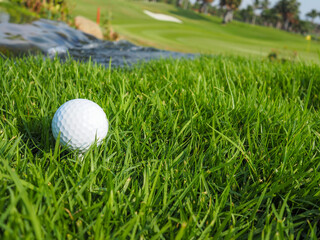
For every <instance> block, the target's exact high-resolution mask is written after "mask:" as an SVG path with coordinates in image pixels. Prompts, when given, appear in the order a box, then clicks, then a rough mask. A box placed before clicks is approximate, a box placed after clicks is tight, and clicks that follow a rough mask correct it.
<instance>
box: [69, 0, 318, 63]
mask: <svg viewBox="0 0 320 240" xmlns="http://www.w3.org/2000/svg"><path fill="white" fill-rule="evenodd" d="M98 7H100V8H101V18H102V19H103V18H108V17H109V18H111V23H112V26H113V28H114V29H115V31H117V32H118V33H119V34H120V36H121V37H122V38H125V39H128V40H130V41H132V42H134V43H137V44H140V45H146V46H153V47H157V48H161V49H166V50H174V51H181V52H197V53H209V54H211V53H214V54H221V53H222V54H237V55H245V56H262V57H266V56H267V55H268V54H269V53H270V52H272V51H275V52H277V53H278V55H279V56H280V57H284V58H287V59H289V58H291V59H292V58H295V57H296V58H297V59H303V60H307V61H316V62H319V52H320V44H319V43H317V42H313V41H312V42H308V41H306V40H305V38H304V37H303V36H301V35H298V34H292V33H287V32H284V31H280V30H276V29H273V28H268V27H261V26H254V25H250V24H246V23H241V22H236V21H234V22H233V23H231V24H228V25H223V24H221V19H220V18H217V17H214V16H206V15H202V14H198V13H195V12H193V11H185V10H181V9H178V8H176V7H174V6H172V5H168V4H163V3H149V2H139V1H127V0H90V1H89V0H78V1H77V2H76V7H75V9H74V12H73V14H74V15H84V16H86V17H89V18H91V19H92V20H95V19H96V12H97V8H98ZM143 10H149V11H152V12H157V13H163V14H168V15H171V16H174V17H176V18H178V19H180V20H182V21H183V23H182V24H179V23H173V22H163V21H158V20H155V19H153V18H151V17H149V16H147V15H146V14H144V13H143Z"/></svg>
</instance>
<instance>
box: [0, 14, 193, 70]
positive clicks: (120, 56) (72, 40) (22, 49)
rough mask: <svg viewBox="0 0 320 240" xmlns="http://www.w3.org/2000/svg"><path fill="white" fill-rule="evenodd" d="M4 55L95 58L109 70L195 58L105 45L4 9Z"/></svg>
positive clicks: (0, 21)
mask: <svg viewBox="0 0 320 240" xmlns="http://www.w3.org/2000/svg"><path fill="white" fill-rule="evenodd" d="M20 15H21V14H20ZM17 19H18V20H17ZM21 19H27V22H24V23H21V22H22V20H21ZM0 52H1V53H2V54H3V55H5V56H22V55H26V54H38V53H42V54H44V55H45V56H47V57H49V58H53V57H55V56H56V55H58V56H59V57H60V58H61V59H65V58H67V57H68V55H70V56H71V57H72V58H74V59H75V60H79V61H87V60H89V59H90V58H91V60H92V61H93V62H97V63H99V64H103V65H105V66H109V64H110V61H111V65H112V66H124V65H131V64H134V63H137V62H139V61H149V60H152V59H159V58H181V57H185V58H192V57H193V55H192V54H183V53H177V52H170V51H164V50H159V49H155V48H151V47H141V46H136V45H134V44H132V43H130V42H128V41H124V40H121V41H117V42H111V41H102V40H99V39H96V38H95V37H93V36H91V35H88V34H85V33H83V32H81V31H78V30H76V29H74V28H71V27H69V26H68V25H67V24H65V23H64V22H57V21H50V20H46V19H37V20H34V19H32V18H31V17H27V18H23V17H14V16H12V15H9V14H8V13H6V12H3V11H2V12H1V9H0Z"/></svg>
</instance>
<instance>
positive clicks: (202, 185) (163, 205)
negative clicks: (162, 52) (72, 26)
mask: <svg viewBox="0 0 320 240" xmlns="http://www.w3.org/2000/svg"><path fill="white" fill-rule="evenodd" d="M0 66H2V67H1V68H0V76H1V78H0V79H1V80H0V86H1V87H0V98H1V101H0V126H1V128H0V129H1V130H0V136H1V137H0V212H1V215H0V237H1V238H4V239H15V238H26V239H33V238H37V239H108V238H110V239H124V238H126V239H128V238H131V239H158V238H161V239H190V238H192V237H193V238H194V239H206V238H209V237H211V238H210V239H235V238H240V237H241V238H243V239H248V238H252V239H257V238H262V239H277V238H278V239H306V238H311V239H317V238H319V237H320V233H319V229H318V226H319V221H320V212H319V208H320V200H319V199H320V198H319V197H320V187H319V179H320V174H319V170H320V161H319V143H320V141H319V137H320V134H319V132H320V121H319V112H318V109H319V107H320V104H319V96H318V94H319V89H320V81H319V79H320V70H319V68H318V66H315V65H308V66H306V65H303V64H291V63H284V64H278V63H277V64H276V63H270V62H267V61H260V60H255V59H247V58H237V57H228V58H225V57H224V58H222V57H201V58H199V59H196V60H194V61H190V60H176V61H169V60H167V61H160V62H152V63H149V64H146V65H144V66H142V67H138V68H133V69H128V70H126V69H118V70H112V71H110V70H108V69H105V68H102V67H98V66H94V65H92V64H90V63H87V64H80V65H79V64H77V63H75V62H72V61H70V62H67V63H66V64H61V63H59V61H50V60H42V59H41V58H28V59H22V60H16V62H14V61H13V60H6V61H5V60H3V59H1V58H0ZM73 98H87V99H91V100H93V101H95V102H97V103H98V104H99V105H100V106H101V107H102V108H103V109H104V110H105V112H106V114H107V116H108V118H109V120H110V124H111V128H110V131H109V133H108V137H107V139H106V141H105V143H104V144H102V146H100V147H99V148H97V149H93V150H91V151H89V152H88V153H87V154H86V155H85V157H84V159H83V161H80V160H79V159H78V158H77V157H76V156H75V155H74V154H73V153H69V152H68V151H66V150H65V149H63V148H61V147H58V145H56V142H55V141H54V139H53V137H52V134H51V129H50V124H51V119H52V117H53V115H54V112H55V111H56V110H57V108H58V107H59V106H60V105H61V104H62V103H64V102H65V101H67V100H69V99H73ZM152 237H153V238H152Z"/></svg>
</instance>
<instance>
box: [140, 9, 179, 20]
mask: <svg viewBox="0 0 320 240" xmlns="http://www.w3.org/2000/svg"><path fill="white" fill-rule="evenodd" d="M143 12H144V13H145V14H147V15H148V16H150V17H152V18H154V19H157V20H159V21H168V22H176V23H182V21H181V20H179V19H178V18H175V17H172V16H169V15H165V14H161V13H153V12H150V11H148V10H144V11H143Z"/></svg>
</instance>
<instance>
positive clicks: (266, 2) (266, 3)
mask: <svg viewBox="0 0 320 240" xmlns="http://www.w3.org/2000/svg"><path fill="white" fill-rule="evenodd" d="M269 6H270V0H262V1H261V8H262V9H263V10H267V9H269Z"/></svg>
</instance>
